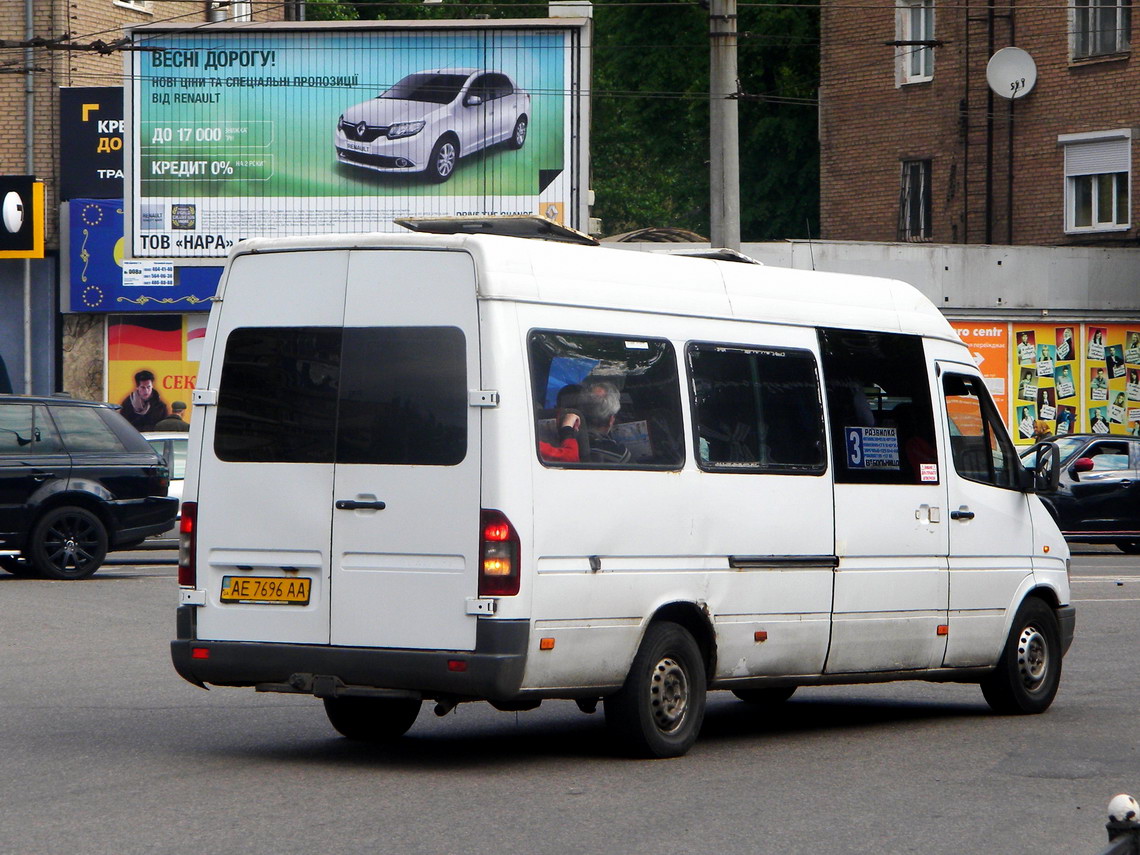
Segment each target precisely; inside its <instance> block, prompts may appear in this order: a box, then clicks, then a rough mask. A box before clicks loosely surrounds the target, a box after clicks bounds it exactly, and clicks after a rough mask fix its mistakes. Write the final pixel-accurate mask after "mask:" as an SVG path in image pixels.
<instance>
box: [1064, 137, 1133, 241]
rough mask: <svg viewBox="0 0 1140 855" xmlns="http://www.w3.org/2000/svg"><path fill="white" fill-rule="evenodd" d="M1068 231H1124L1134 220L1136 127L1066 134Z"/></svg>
mask: <svg viewBox="0 0 1140 855" xmlns="http://www.w3.org/2000/svg"><path fill="white" fill-rule="evenodd" d="M1058 142H1059V143H1060V144H1061V145H1063V146H1064V147H1065V231H1066V232H1070V233H1080V232H1110V231H1124V230H1126V229H1128V228H1129V226H1130V222H1131V210H1130V208H1131V206H1130V205H1129V200H1130V185H1131V172H1132V169H1131V164H1132V131H1131V130H1130V129H1128V128H1122V129H1120V130H1116V131H1105V132H1102V133H1096V134H1064V135H1062V136H1060V137H1058Z"/></svg>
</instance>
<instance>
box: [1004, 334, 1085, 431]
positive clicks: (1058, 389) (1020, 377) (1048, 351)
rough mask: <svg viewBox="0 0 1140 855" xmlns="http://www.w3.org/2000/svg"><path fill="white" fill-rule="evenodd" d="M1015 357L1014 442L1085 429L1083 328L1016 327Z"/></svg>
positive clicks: (1012, 354) (1013, 355)
mask: <svg viewBox="0 0 1140 855" xmlns="http://www.w3.org/2000/svg"><path fill="white" fill-rule="evenodd" d="M1013 338H1014V341H1015V342H1016V344H1015V346H1014V350H1013V352H1012V353H1011V359H1012V365H1011V369H1012V372H1013V376H1014V377H1015V378H1016V384H1017V390H1016V393H1015V399H1014V418H1013V425H1012V427H1013V430H1012V431H1011V432H1012V433H1013V438H1014V441H1015V442H1017V443H1021V444H1029V443H1033V442H1036V441H1037V440H1038V439H1041V438H1043V437H1045V436H1060V435H1064V434H1069V433H1076V432H1077V431H1078V430H1080V427H1079V425H1080V414H1081V396H1080V392H1081V390H1082V389H1084V388H1085V387H1086V386H1087V383H1086V382H1085V380H1084V378H1083V377H1082V376H1081V373H1080V372H1081V365H1082V359H1081V356H1082V352H1081V344H1080V342H1081V326H1080V325H1079V324H1020V323H1014V324H1013Z"/></svg>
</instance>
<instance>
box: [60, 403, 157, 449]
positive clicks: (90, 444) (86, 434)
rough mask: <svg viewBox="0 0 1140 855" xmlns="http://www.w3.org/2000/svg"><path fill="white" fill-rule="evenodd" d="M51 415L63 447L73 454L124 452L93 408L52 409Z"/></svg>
mask: <svg viewBox="0 0 1140 855" xmlns="http://www.w3.org/2000/svg"><path fill="white" fill-rule="evenodd" d="M52 415H53V416H54V417H55V421H56V424H57V425H59V431H60V433H61V434H62V435H63V444H64V447H65V448H67V450H68V451H70V452H71V453H73V454H75V453H80V452H86V451H125V450H126V446H124V445H123V442H122V440H121V439H119V437H118V436H116V435H115V432H114V431H113V430H111V427H110V425H108V424H107V422H106V421H104V419H103V416H102V414H101V413H100V411H99V410H98V409H96V408H94V407H52ZM140 439H141V437H140ZM143 447H144V448H145V443H144V445H143Z"/></svg>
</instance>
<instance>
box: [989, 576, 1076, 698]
mask: <svg viewBox="0 0 1140 855" xmlns="http://www.w3.org/2000/svg"><path fill="white" fill-rule="evenodd" d="M1060 682H1061V633H1060V630H1059V629H1058V628H1057V616H1056V615H1055V614H1054V613H1053V610H1052V609H1051V608H1049V606H1047V605H1046V604H1045V603H1044V602H1043V601H1041V600H1039V599H1037V598H1036V597H1030V598H1029V599H1027V600H1026V601H1025V602H1023V603H1022V604H1021V607H1020V608H1019V609H1018V610H1017V614H1016V615H1015V616H1014V619H1013V626H1011V627H1010V630H1009V637H1008V638H1007V639H1006V643H1005V649H1004V650H1002V653H1001V660H1000V661H999V662H998V666H997V668H996V669H994V671H993V672H992V673H991V674H989V675H988V676H987V677H986V678H985V679H984V680H982V695H983V696H984V697H985V699H986V703H988V704H989V705H990V708H991V709H992V710H993V711H994V712H996V713H1001V714H1003V715H1027V714H1034V713H1041V712H1045V710H1047V709H1049V705H1050V704H1051V703H1053V698H1054V696H1056V694H1057V687H1058V685H1060Z"/></svg>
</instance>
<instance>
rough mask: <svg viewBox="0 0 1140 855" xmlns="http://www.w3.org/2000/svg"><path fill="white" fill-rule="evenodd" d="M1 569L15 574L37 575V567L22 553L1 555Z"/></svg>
mask: <svg viewBox="0 0 1140 855" xmlns="http://www.w3.org/2000/svg"><path fill="white" fill-rule="evenodd" d="M0 569H4V570H7V571H8V572H9V573H11V574H12V575H13V576H35V575H36V568H34V567H33V566H32V565H31V563H30V562H28V561H27V560H26V559H24V557H23V556H21V555H0Z"/></svg>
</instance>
